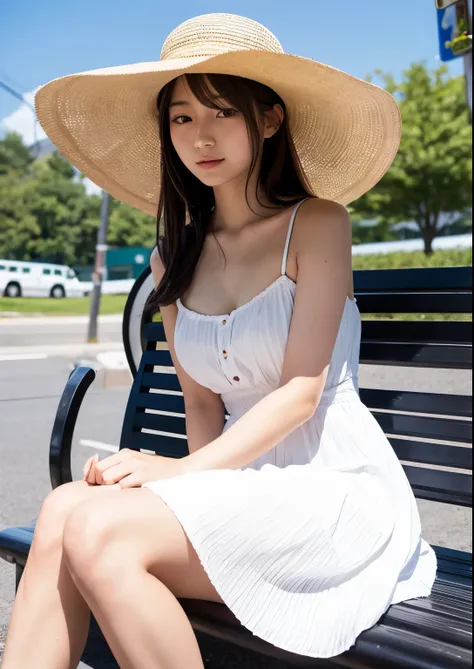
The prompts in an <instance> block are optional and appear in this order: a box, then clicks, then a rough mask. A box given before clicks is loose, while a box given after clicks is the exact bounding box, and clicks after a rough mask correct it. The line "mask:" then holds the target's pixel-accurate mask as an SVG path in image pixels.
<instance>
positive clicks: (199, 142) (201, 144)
mask: <svg viewBox="0 0 474 669" xmlns="http://www.w3.org/2000/svg"><path fill="white" fill-rule="evenodd" d="M215 143H216V142H215V141H214V139H213V138H212V137H211V136H210V135H209V133H206V132H205V131H204V132H198V133H197V134H196V138H195V140H194V147H195V148H196V149H204V148H209V147H213V146H215Z"/></svg>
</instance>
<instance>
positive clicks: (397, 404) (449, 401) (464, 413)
mask: <svg viewBox="0 0 474 669" xmlns="http://www.w3.org/2000/svg"><path fill="white" fill-rule="evenodd" d="M360 398H361V400H362V402H363V403H364V404H365V405H366V406H367V407H369V409H388V410H393V411H404V412H406V413H411V412H413V413H426V414H441V415H445V416H460V417H465V418H470V417H472V398H471V397H470V396H468V395H448V394H441V393H418V392H413V391H410V390H382V389H378V388H361V389H360Z"/></svg>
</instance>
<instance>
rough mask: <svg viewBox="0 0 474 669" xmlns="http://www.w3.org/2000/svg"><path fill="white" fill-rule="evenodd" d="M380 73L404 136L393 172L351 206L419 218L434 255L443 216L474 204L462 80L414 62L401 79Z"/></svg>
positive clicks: (397, 218) (391, 219)
mask: <svg viewBox="0 0 474 669" xmlns="http://www.w3.org/2000/svg"><path fill="white" fill-rule="evenodd" d="M376 74H377V75H378V76H379V77H381V79H382V81H383V83H384V86H385V88H386V89H387V90H388V91H389V92H390V93H392V95H394V96H395V97H396V99H397V100H398V104H399V107H400V112H401V115H402V120H403V131H402V138H401V143H400V149H399V151H398V154H397V156H396V158H395V160H394V162H393V164H392V166H391V168H390V170H389V171H388V172H387V174H386V175H385V176H384V177H383V179H382V180H381V181H380V182H379V184H377V186H375V188H373V189H372V190H371V191H370V192H369V193H367V194H366V195H365V196H363V197H362V198H360V199H359V200H357V202H355V203H353V205H352V208H353V210H354V211H355V212H356V213H357V214H358V215H359V216H361V217H366V218H374V217H375V218H377V219H378V220H379V221H382V222H385V223H388V224H394V223H401V222H406V221H414V222H416V224H417V225H418V227H419V229H420V233H421V235H422V237H423V240H424V246H425V253H426V254H430V253H431V252H432V243H433V239H434V238H435V237H436V236H437V235H438V234H439V232H440V230H441V228H442V225H443V218H444V217H445V216H446V215H451V214H459V215H462V213H463V212H466V210H468V209H469V208H470V207H471V206H472V162H471V156H472V127H471V125H470V122H469V111H468V107H467V104H466V100H465V85H464V79H463V78H462V77H455V78H450V77H449V76H448V70H447V68H446V67H445V66H444V65H443V66H442V67H440V68H439V69H437V70H435V71H434V72H432V73H430V72H429V71H428V70H427V68H426V67H425V65H423V64H414V65H412V66H411V67H410V69H409V70H407V71H406V72H405V73H404V79H403V81H401V82H400V83H396V82H395V81H394V79H393V77H392V76H391V75H389V74H386V73H383V72H381V71H380V70H377V71H376Z"/></svg>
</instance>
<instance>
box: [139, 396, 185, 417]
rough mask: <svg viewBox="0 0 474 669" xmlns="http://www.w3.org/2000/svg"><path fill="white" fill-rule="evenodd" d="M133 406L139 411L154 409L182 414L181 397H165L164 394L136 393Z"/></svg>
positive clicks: (182, 400)
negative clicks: (139, 409)
mask: <svg viewBox="0 0 474 669" xmlns="http://www.w3.org/2000/svg"><path fill="white" fill-rule="evenodd" d="M135 406H136V407H137V408H141V409H155V410H159V411H170V412H172V413H182V414H184V398H183V395H167V394H165V393H149V392H143V393H138V394H137V395H136V397H135Z"/></svg>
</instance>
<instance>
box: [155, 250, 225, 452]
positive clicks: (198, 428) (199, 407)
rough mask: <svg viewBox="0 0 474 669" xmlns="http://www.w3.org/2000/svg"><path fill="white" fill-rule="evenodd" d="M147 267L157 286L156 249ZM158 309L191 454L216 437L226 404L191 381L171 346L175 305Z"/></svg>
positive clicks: (160, 270) (161, 269) (159, 273)
mask: <svg viewBox="0 0 474 669" xmlns="http://www.w3.org/2000/svg"><path fill="white" fill-rule="evenodd" d="M150 266H151V270H152V273H153V279H154V282H155V285H156V286H157V285H158V284H159V283H160V281H161V278H162V276H163V273H164V267H163V264H162V262H161V259H160V256H159V254H158V251H157V250H156V249H155V250H154V251H153V253H152V255H151V259H150ZM160 312H161V317H162V320H163V327H164V330H165V335H166V341H167V343H168V348H169V351H170V355H171V359H172V360H173V366H174V368H175V371H176V374H177V376H178V379H179V383H180V385H181V389H182V391H183V395H184V405H185V412H186V434H187V438H188V447H189V452H190V453H194V452H195V451H197V450H199V449H200V448H202V447H203V446H205V445H206V444H209V443H210V442H212V441H214V440H215V439H217V438H218V437H219V436H220V434H221V433H222V430H223V428H224V423H225V406H224V403H223V401H222V399H221V397H220V395H217V394H216V393H214V392H213V391H212V390H210V389H209V388H204V387H203V386H201V385H200V384H199V383H197V382H196V381H194V379H192V378H191V377H190V376H189V374H187V373H186V372H185V371H184V369H183V368H182V367H181V365H180V364H179V361H178V359H177V357H176V353H175V350H174V345H173V342H174V328H175V326H176V319H177V316H178V308H177V306H176V304H170V305H168V306H167V307H161V309H160Z"/></svg>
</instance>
